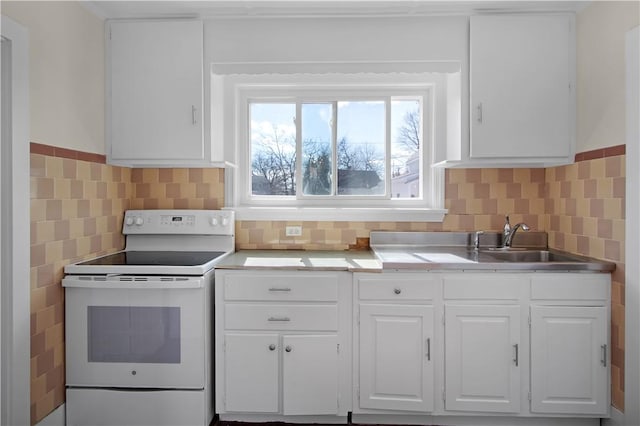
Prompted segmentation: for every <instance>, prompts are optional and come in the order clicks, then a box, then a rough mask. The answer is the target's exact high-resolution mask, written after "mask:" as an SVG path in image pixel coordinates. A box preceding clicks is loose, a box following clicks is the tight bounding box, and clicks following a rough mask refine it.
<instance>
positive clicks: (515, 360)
mask: <svg viewBox="0 0 640 426" xmlns="http://www.w3.org/2000/svg"><path fill="white" fill-rule="evenodd" d="M513 349H515V352H516V357H515V358H514V359H513V363H514V364H515V365H516V367H517V366H518V344H517V343H516V344H515V345H513Z"/></svg>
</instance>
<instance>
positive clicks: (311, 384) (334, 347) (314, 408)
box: [282, 335, 338, 415]
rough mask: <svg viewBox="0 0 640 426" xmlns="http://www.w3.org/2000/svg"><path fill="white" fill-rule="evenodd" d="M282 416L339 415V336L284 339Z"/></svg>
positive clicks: (291, 337)
mask: <svg viewBox="0 0 640 426" xmlns="http://www.w3.org/2000/svg"><path fill="white" fill-rule="evenodd" d="M282 348H283V350H284V352H283V353H282V412H283V414H285V415H301V414H302V415H304V414H332V415H336V414H338V374H337V372H338V339H337V336H336V335H294V336H287V335H285V336H283V337H282Z"/></svg>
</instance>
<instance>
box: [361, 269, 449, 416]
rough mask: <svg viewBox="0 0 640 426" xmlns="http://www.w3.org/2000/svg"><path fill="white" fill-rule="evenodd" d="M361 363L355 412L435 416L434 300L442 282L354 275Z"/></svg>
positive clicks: (415, 276)
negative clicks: (387, 412) (433, 414)
mask: <svg viewBox="0 0 640 426" xmlns="http://www.w3.org/2000/svg"><path fill="white" fill-rule="evenodd" d="M354 289H355V291H356V293H357V298H358V301H359V302H358V303H357V306H356V309H357V311H358V312H357V314H356V315H357V327H356V329H355V332H354V334H355V336H357V337H358V343H359V345H358V346H359V347H358V349H359V350H358V351H357V353H358V359H357V363H356V365H357V367H356V370H355V371H357V374H356V378H355V381H356V386H357V394H356V399H354V404H355V407H354V410H355V411H364V412H366V411H374V410H398V411H400V410H401V411H406V412H414V413H428V412H432V411H433V410H434V407H435V398H434V395H435V359H436V352H437V351H438V347H439V345H438V341H437V338H436V334H435V322H434V319H435V311H434V307H433V301H434V300H436V299H437V298H439V297H440V296H439V295H440V282H439V280H434V279H432V278H431V277H429V276H426V275H425V274H419V273H418V274H412V273H407V274H355V279H354Z"/></svg>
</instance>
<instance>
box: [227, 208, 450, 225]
mask: <svg viewBox="0 0 640 426" xmlns="http://www.w3.org/2000/svg"><path fill="white" fill-rule="evenodd" d="M230 210H233V211H235V215H236V220H269V221H274V220H275V221H334V222H442V221H443V220H444V216H445V215H446V213H447V210H446V209H428V208H392V207H389V208H362V207H334V208H321V207H262V206H260V207H232V208H230Z"/></svg>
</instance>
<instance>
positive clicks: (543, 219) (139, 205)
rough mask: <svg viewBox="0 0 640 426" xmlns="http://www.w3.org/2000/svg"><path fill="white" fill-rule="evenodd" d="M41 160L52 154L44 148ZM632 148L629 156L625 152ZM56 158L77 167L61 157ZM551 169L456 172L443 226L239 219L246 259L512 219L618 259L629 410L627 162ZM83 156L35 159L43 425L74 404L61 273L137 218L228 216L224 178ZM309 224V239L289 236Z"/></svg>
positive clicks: (616, 298)
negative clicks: (127, 215) (126, 219)
mask: <svg viewBox="0 0 640 426" xmlns="http://www.w3.org/2000/svg"><path fill="white" fill-rule="evenodd" d="M41 151H42V150H41ZM623 151H624V150H622V152H623ZM56 155H60V156H67V157H72V158H60V157H56ZM603 155H612V156H609V157H605V158H592V157H593V156H589V155H587V156H581V157H580V158H578V160H581V161H579V162H578V163H576V164H573V165H569V166H563V167H556V168H549V169H466V170H463V169H450V170H447V171H446V179H445V182H446V183H445V185H446V188H445V193H446V200H445V207H446V208H447V209H449V214H448V215H447V216H446V218H445V221H444V222H443V223H405V222H399V223H396V222H340V221H337V222H312V221H301V222H295V221H288V222H285V221H240V222H237V223H236V247H237V249H338V250H345V249H362V248H366V247H367V246H368V238H369V233H370V231H372V230H398V231H469V230H480V229H482V230H501V229H502V226H503V224H504V215H505V214H510V216H511V221H512V223H516V222H520V221H524V222H526V223H527V224H529V225H530V226H531V227H532V229H534V230H542V231H548V232H549V242H550V246H551V247H554V248H558V249H562V250H567V251H571V252H575V253H581V254H585V255H588V256H593V257H598V258H603V259H609V260H613V261H615V262H616V263H617V264H618V270H617V271H616V273H615V274H614V279H613V295H612V299H613V302H612V311H613V315H612V316H613V319H612V322H613V325H612V334H613V338H612V346H613V348H612V355H613V356H612V375H613V377H612V388H613V403H614V405H615V406H616V407H618V408H621V409H622V408H623V401H624V393H623V392H624V390H623V389H624V382H623V378H624V367H623V366H624V253H623V250H624V182H625V174H624V155H620V150H614V151H612V152H610V153H609V154H606V153H605V154H603ZM80 158H84V159H86V160H89V161H83V160H82V159H78V158H77V157H74V156H73V153H71V152H68V150H66V151H60V152H56V153H52V152H48V151H46V150H44V151H43V152H35V153H34V152H33V150H32V155H31V176H32V177H31V193H32V195H31V196H32V207H31V228H32V229H31V236H32V254H31V256H32V274H31V275H32V283H31V286H32V395H31V402H32V422H33V423H35V422H37V421H39V420H40V419H41V418H43V417H44V416H45V415H46V414H48V413H49V412H50V411H51V410H53V409H54V408H55V407H56V406H57V405H59V404H60V403H61V402H62V401H63V399H64V393H63V391H64V366H63V361H64V359H63V358H64V340H63V339H64V337H63V324H62V321H63V300H62V299H63V292H62V288H61V287H60V279H61V278H62V268H63V266H64V265H65V264H66V263H69V262H71V261H73V260H77V259H80V258H88V257H93V256H95V255H98V254H102V253H105V252H108V251H113V250H116V249H119V248H122V246H123V239H122V237H121V235H120V229H121V224H122V215H123V212H124V210H126V209H127V208H132V209H143V208H145V209H147V208H151V209H153V208H189V209H218V208H221V207H223V205H224V199H223V197H224V172H223V170H220V169H126V168H120V167H113V166H106V165H104V164H101V163H103V162H104V159H103V158H95V159H94V158H86V157H85V156H80ZM287 225H302V227H303V234H302V236H301V237H296V238H291V237H286V236H285V235H284V230H285V226H287Z"/></svg>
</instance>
